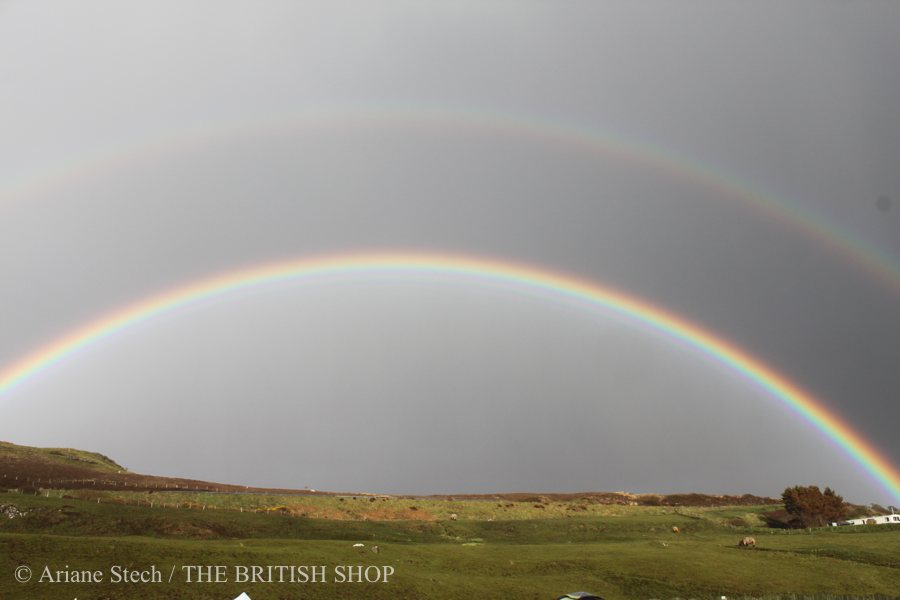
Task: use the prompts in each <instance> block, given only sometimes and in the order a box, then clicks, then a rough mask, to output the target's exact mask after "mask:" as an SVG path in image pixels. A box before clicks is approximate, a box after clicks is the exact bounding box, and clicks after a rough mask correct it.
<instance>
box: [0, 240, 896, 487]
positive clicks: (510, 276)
mask: <svg viewBox="0 0 900 600" xmlns="http://www.w3.org/2000/svg"><path fill="white" fill-rule="evenodd" d="M373 272H409V273H420V274H440V275H450V276H458V277H465V278H470V279H471V278H474V279H481V280H487V281H491V282H499V283H506V284H512V285H515V286H519V287H522V288H524V289H530V290H535V291H543V292H548V293H550V294H555V295H557V296H562V297H566V298H569V299H572V300H576V301H579V302H583V303H586V304H588V305H590V306H593V307H600V308H604V309H606V310H608V311H611V312H612V313H615V314H619V315H622V316H624V317H627V318H629V319H631V320H634V321H636V322H638V323H640V324H642V325H644V326H645V327H647V328H649V329H652V330H654V331H657V332H660V333H663V334H665V335H667V336H670V337H672V338H675V339H677V340H679V341H681V342H683V343H686V344H687V345H689V346H691V347H693V348H695V349H696V350H698V351H700V352H702V353H703V354H706V355H708V356H710V357H712V358H713V359H715V360H716V361H718V362H719V363H721V364H724V365H726V366H727V367H729V368H731V369H733V370H734V371H736V372H738V373H740V374H741V375H743V376H744V377H746V378H747V379H749V380H750V381H752V382H753V383H755V384H756V385H758V386H760V387H761V388H763V389H765V390H767V391H768V392H769V393H771V394H772V395H773V396H774V397H776V398H778V399H779V400H780V401H782V402H783V403H784V404H785V406H787V407H788V408H789V409H791V410H792V411H794V412H796V413H798V414H799V415H801V416H802V417H803V418H804V419H806V420H807V421H809V422H810V423H812V424H813V425H814V426H815V427H816V428H818V429H819V430H820V431H822V432H823V433H824V434H825V435H826V436H827V437H828V438H830V439H831V440H832V441H833V442H834V443H836V444H837V445H838V446H839V447H840V448H841V449H842V450H843V451H844V452H846V453H847V454H848V455H849V456H850V457H852V458H853V459H854V460H855V461H856V462H857V463H858V464H859V465H861V466H862V467H863V468H864V469H865V470H866V471H867V472H868V473H869V474H870V475H871V476H872V477H873V478H874V479H875V480H876V481H877V482H878V483H879V485H881V486H882V487H883V488H884V489H885V490H887V491H888V493H890V494H891V495H892V496H893V497H894V498H896V499H898V500H900V474H898V472H897V471H896V469H895V468H894V467H893V465H891V463H890V462H889V461H888V460H887V459H885V458H884V457H882V456H881V455H880V454H879V453H878V452H877V451H876V450H875V449H874V448H873V447H872V446H871V445H870V444H869V443H868V442H866V441H865V440H864V439H863V438H862V437H861V436H860V435H859V434H858V433H856V432H855V431H854V430H853V429H852V428H851V427H850V426H848V425H847V424H845V423H843V422H841V421H840V420H839V419H838V418H837V417H835V416H834V415H833V414H831V413H830V412H829V411H828V410H826V409H825V408H824V407H823V406H822V405H821V402H820V401H819V400H817V399H816V398H814V397H813V396H812V395H810V394H809V393H808V392H806V391H804V390H803V389H802V388H801V387H800V386H798V385H797V384H795V383H793V382H791V381H789V380H788V379H787V378H786V377H784V376H783V375H781V374H780V373H778V372H776V371H775V370H774V369H772V368H771V367H769V366H768V365H766V364H765V363H764V362H763V361H761V360H759V359H757V358H756V357H754V356H751V355H750V354H748V353H747V352H746V351H744V350H743V349H741V348H739V347H738V346H736V345H734V344H732V343H731V342H729V341H726V340H724V339H722V338H721V337H718V336H716V335H715V334H713V333H711V332H709V331H707V330H706V329H704V328H702V327H700V326H699V325H696V324H694V323H692V322H690V321H688V320H687V319H685V318H683V317H681V316H679V315H676V314H674V313H671V312H669V311H667V310H665V309H663V308H661V307H659V306H655V305H653V304H651V303H649V302H647V301H645V300H643V299H640V298H636V297H634V296H631V295H628V294H625V293H623V292H621V291H619V290H616V289H614V288H611V287H609V286H605V285H600V284H598V283H595V282H591V281H587V280H584V279H579V278H577V277H573V276H570V275H565V274H560V273H554V272H550V271H546V270H542V269H539V268H535V267H531V266H526V265H520V264H515V263H511V262H505V261H499V260H488V259H484V258H474V257H468V256H461V255H450V254H429V253H383V254H373V253H365V254H342V255H331V256H325V257H316V258H306V259H299V260H290V261H285V262H278V263H273V264H266V265H262V266H256V267H250V268H247V269H244V270H239V271H234V272H229V273H225V274H223V275H219V276H216V277H212V278H209V279H204V280H201V281H198V282H195V283H192V284H189V285H187V286H184V287H179V288H176V289H173V290H171V291H168V292H166V293H163V294H160V295H158V296H153V297H151V298H148V299H146V300H142V301H140V302H137V303H136V304H132V305H130V306H127V307H125V308H124V309H122V310H119V311H117V312H115V313H113V314H111V315H107V316H104V317H102V318H100V319H98V320H96V321H93V322H91V323H88V324H87V325H85V326H83V327H80V328H78V329H76V330H74V331H72V332H70V333H69V334H68V335H65V336H63V337H61V338H59V339H57V340H55V341H53V342H51V343H49V344H48V345H46V346H44V347H43V348H40V349H39V350H37V351H36V352H34V353H32V354H29V355H28V356H26V357H25V358H23V359H22V360H20V361H18V362H16V363H14V364H12V365H10V366H9V367H7V368H6V369H4V370H3V371H0V396H2V395H3V394H5V393H7V392H9V391H10V390H11V389H12V388H13V387H14V386H16V385H18V384H21V383H22V382H24V381H25V380H27V379H29V378H31V377H34V376H36V375H37V374H38V373H40V372H42V371H45V370H47V369H48V368H49V367H51V366H52V365H54V364H56V363H58V362H60V361H61V360H63V359H65V358H67V357H69V356H71V355H73V354H75V353H76V352H78V351H79V350H81V349H84V348H87V347H88V346H90V345H92V344H95V343H97V342H99V341H100V340H102V339H104V338H108V337H110V336H112V335H113V334H115V333H118V332H121V331H123V330H125V329H127V328H128V327H131V326H134V325H136V324H138V323H141V322H143V321H146V320H147V319H150V318H152V317H155V316H158V315H160V314H161V313H165V312H168V311H172V310H175V309H177V308H179V307H183V306H186V305H189V304H191V303H193V302H197V301H199V300H202V299H204V298H210V297H212V296H218V295H221V294H226V293H228V292H233V291H236V290H240V289H244V288H249V287H253V286H259V285H263V284H272V283H277V282H279V281H288V280H301V279H313V278H315V277H317V276H328V275H350V274H354V273H373Z"/></svg>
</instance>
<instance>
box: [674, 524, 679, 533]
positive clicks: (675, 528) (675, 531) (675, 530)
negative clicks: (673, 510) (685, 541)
mask: <svg viewBox="0 0 900 600" xmlns="http://www.w3.org/2000/svg"><path fill="white" fill-rule="evenodd" d="M672 533H681V530H680V529H678V527H677V526H675V525H673V526H672Z"/></svg>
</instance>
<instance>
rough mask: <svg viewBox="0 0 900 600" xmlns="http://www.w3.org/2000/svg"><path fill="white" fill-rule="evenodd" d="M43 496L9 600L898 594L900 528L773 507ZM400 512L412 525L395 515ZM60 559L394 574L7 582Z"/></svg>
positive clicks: (6, 562)
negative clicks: (795, 517)
mask: <svg viewBox="0 0 900 600" xmlns="http://www.w3.org/2000/svg"><path fill="white" fill-rule="evenodd" d="M49 496H50V497H47V495H46V493H45V494H43V495H40V496H36V495H24V494H18V493H5V494H0V505H4V504H5V505H14V506H16V507H18V508H19V509H20V510H22V511H26V514H25V516H21V517H17V518H12V519H10V518H5V517H4V518H0V598H2V599H3V600H20V599H21V600H25V599H29V600H31V599H44V598H46V599H68V600H72V599H74V598H78V599H79V600H103V599H107V598H109V599H119V598H121V599H126V598H133V599H147V600H150V599H159V598H183V599H222V600H231V599H232V598H234V597H236V596H237V595H238V594H239V593H240V592H247V593H248V594H249V595H250V596H251V598H253V600H266V599H270V600H275V599H280V600H287V599H300V598H326V597H327V598H336V597H337V598H360V599H361V598H472V597H506V598H508V597H515V598H535V599H551V598H556V597H557V596H559V595H560V594H562V593H564V592H570V591H576V590H587V591H592V592H594V593H597V594H600V595H602V596H604V597H605V598H606V599H607V600H618V599H626V598H628V599H641V600H647V599H650V598H658V599H664V598H666V599H668V598H685V599H686V598H698V599H699V598H716V599H719V598H720V597H721V596H723V595H725V596H727V597H728V598H742V597H753V598H766V599H774V598H819V599H825V598H850V597H853V598H897V597H900V527H895V526H878V527H859V528H841V529H815V530H802V531H784V530H772V529H766V528H764V527H762V525H761V520H760V519H759V518H758V514H759V513H760V512H762V511H764V510H766V509H769V508H771V507H746V506H741V507H727V508H695V507H691V508H673V507H648V506H608V505H601V504H593V505H584V504H581V503H578V502H575V503H574V504H575V505H576V506H577V507H578V508H577V509H575V510H571V509H570V507H569V506H567V505H571V504H573V503H569V502H550V503H547V505H546V506H544V507H543V508H537V507H536V505H535V503H533V502H514V503H510V502H492V501H485V500H437V499H395V498H390V499H376V500H375V501H371V500H370V499H368V498H356V499H354V498H338V497H296V496H274V495H249V494H248V495H243V494H203V493H191V494H188V493H185V494H178V493H175V492H171V493H162V494H146V493H131V494H129V493H121V492H118V493H113V492H90V493H88V492H85V491H71V492H65V491H60V490H52V491H50V492H49ZM65 496H68V497H65ZM98 499H99V503H98ZM149 502H153V507H152V508H151V507H150V505H149ZM145 503H146V504H145ZM166 505H168V506H166ZM175 505H177V506H178V508H175V507H174V506H175ZM204 506H205V509H204ZM411 507H415V510H411ZM242 510H243V512H241V511H242ZM410 513H414V514H415V515H416V517H417V518H415V519H406V518H401V517H403V516H405V515H408V514H410ZM317 514H318V515H319V517H322V516H326V517H328V518H317V517H316V515H317ZM372 515H386V516H385V519H384V520H377V519H372V518H371V516H372ZM451 515H456V518H455V519H454V518H452V517H451ZM426 517H427V518H426ZM364 519H369V520H364ZM673 526H677V527H678V528H679V529H680V531H681V533H678V534H676V533H674V532H673V531H672V527H673ZM745 535H752V536H753V537H755V538H756V540H757V542H758V546H757V548H756V549H741V548H738V547H737V545H736V544H737V542H738V541H739V540H740V539H741V537H743V536H745ZM354 543H365V544H366V546H365V547H364V548H354V547H353V544H354ZM374 544H377V545H378V546H379V548H380V552H379V553H377V554H376V553H374V552H372V551H371V546H372V545H374ZM66 564H68V565H69V567H70V568H72V569H78V570H83V569H101V570H108V569H109V568H110V567H111V566H112V565H123V566H126V567H129V568H146V567H149V566H150V565H156V566H157V568H158V569H159V570H161V571H162V572H163V573H164V574H165V576H166V577H168V575H169V573H170V570H171V569H172V567H173V566H180V565H196V564H202V565H225V566H227V567H229V569H228V571H229V573H230V574H233V571H232V569H231V567H233V566H234V565H326V566H327V567H328V569H329V578H333V577H332V576H331V574H330V571H331V570H332V569H333V568H334V567H336V566H339V565H375V566H382V565H389V566H391V567H393V568H394V569H395V573H394V575H393V576H392V577H391V578H390V579H389V581H388V582H387V583H346V582H345V583H335V582H328V583H293V584H291V583H281V584H260V583H246V584H243V583H235V582H233V581H231V582H229V583H208V584H196V583H195V584H187V583H184V582H182V581H179V580H180V576H178V577H175V582H174V583H171V584H169V583H166V582H163V583H161V584H124V583H123V584H111V583H108V582H107V583H104V584H71V583H70V584H64V583H60V584H52V583H46V582H45V583H37V582H36V581H35V580H32V581H31V582H29V583H18V582H17V581H16V580H15V577H14V572H15V569H16V568H17V567H18V566H19V565H28V566H30V567H31V568H32V569H33V570H34V571H35V579H37V577H38V573H37V572H38V571H39V570H40V569H42V568H43V566H44V565H49V566H50V568H51V570H56V569H62V568H63V567H64V566H65V565H66ZM373 572H374V571H373Z"/></svg>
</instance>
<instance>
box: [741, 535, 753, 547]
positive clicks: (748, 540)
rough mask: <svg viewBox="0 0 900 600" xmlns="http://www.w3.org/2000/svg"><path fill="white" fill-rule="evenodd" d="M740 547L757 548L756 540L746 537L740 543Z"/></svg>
mask: <svg viewBox="0 0 900 600" xmlns="http://www.w3.org/2000/svg"><path fill="white" fill-rule="evenodd" d="M738 546H739V547H741V548H756V540H755V539H754V538H752V537H745V538H744V539H742V540H741V541H740V542H738Z"/></svg>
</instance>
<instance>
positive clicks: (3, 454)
mask: <svg viewBox="0 0 900 600" xmlns="http://www.w3.org/2000/svg"><path fill="white" fill-rule="evenodd" d="M0 461H2V462H4V463H8V464H13V463H16V462H19V463H47V464H49V465H62V466H68V467H78V468H82V469H90V470H94V471H100V472H103V473H120V472H123V471H126V469H125V467H123V466H122V465H120V464H118V463H116V462H115V461H113V460H112V459H110V458H108V457H106V456H103V455H102V454H98V453H97V452H87V451H85V450H75V449H73V448H34V447H32V446H19V445H18V444H12V443H10V442H3V441H0Z"/></svg>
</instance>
